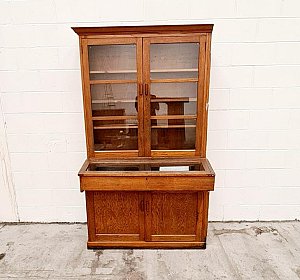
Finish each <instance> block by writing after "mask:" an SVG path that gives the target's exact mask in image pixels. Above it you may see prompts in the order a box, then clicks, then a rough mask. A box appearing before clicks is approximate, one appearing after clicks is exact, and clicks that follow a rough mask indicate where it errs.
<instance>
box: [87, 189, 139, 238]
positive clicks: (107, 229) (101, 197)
mask: <svg viewBox="0 0 300 280" xmlns="http://www.w3.org/2000/svg"><path fill="white" fill-rule="evenodd" d="M86 195H87V210H88V211H87V213H88V226H89V241H111V242H113V241H140V240H144V212H143V194H142V193H139V192H86Z"/></svg>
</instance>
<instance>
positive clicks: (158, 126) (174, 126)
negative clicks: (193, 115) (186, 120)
mask: <svg viewBox="0 0 300 280" xmlns="http://www.w3.org/2000/svg"><path fill="white" fill-rule="evenodd" d="M191 127H196V125H195V124H173V125H172V124H169V125H152V126H151V128H191Z"/></svg>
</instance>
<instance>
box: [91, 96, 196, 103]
mask: <svg viewBox="0 0 300 280" xmlns="http://www.w3.org/2000/svg"><path fill="white" fill-rule="evenodd" d="M196 100H197V99H196V98H193V97H156V98H151V102H196ZM134 102H137V99H97V100H92V104H106V103H134Z"/></svg>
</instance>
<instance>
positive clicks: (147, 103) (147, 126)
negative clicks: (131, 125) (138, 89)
mask: <svg viewBox="0 0 300 280" xmlns="http://www.w3.org/2000/svg"><path fill="white" fill-rule="evenodd" d="M143 83H144V89H145V90H146V88H147V92H148V93H149V94H147V95H146V94H145V91H144V96H143V98H144V137H145V138H144V139H145V141H144V145H145V156H148V157H149V156H151V119H150V117H151V94H150V88H149V87H150V40H149V38H143Z"/></svg>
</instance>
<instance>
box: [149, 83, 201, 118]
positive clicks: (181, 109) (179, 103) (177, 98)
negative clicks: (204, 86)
mask: <svg viewBox="0 0 300 280" xmlns="http://www.w3.org/2000/svg"><path fill="white" fill-rule="evenodd" d="M197 85H198V83H152V84H151V116H157V115H196V103H197V102H196V101H197V100H196V97H197Z"/></svg>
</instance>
